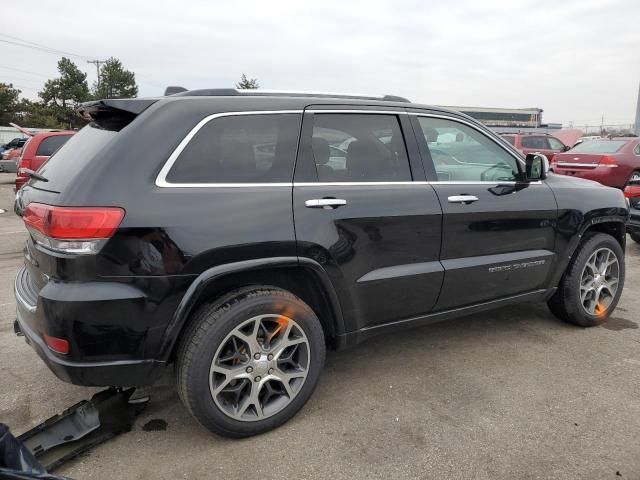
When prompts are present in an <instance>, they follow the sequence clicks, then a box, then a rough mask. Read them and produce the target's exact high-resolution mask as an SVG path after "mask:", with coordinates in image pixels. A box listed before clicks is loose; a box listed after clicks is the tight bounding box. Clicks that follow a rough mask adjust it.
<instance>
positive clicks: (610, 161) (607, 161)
mask: <svg viewBox="0 0 640 480" xmlns="http://www.w3.org/2000/svg"><path fill="white" fill-rule="evenodd" d="M600 166H601V167H610V168H613V167H617V166H618V163H617V162H616V160H615V158H613V157H610V156H608V155H603V156H602V158H601V159H600Z"/></svg>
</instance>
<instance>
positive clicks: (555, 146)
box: [547, 137, 564, 150]
mask: <svg viewBox="0 0 640 480" xmlns="http://www.w3.org/2000/svg"><path fill="white" fill-rule="evenodd" d="M547 140H548V141H549V145H550V146H551V149H552V150H562V149H563V148H564V143H562V142H561V141H560V140H558V139H557V138H553V137H548V138H547Z"/></svg>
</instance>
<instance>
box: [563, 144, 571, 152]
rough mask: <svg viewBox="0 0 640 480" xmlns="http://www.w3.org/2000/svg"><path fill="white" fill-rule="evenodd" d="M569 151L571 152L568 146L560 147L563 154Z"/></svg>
mask: <svg viewBox="0 0 640 480" xmlns="http://www.w3.org/2000/svg"><path fill="white" fill-rule="evenodd" d="M569 150H571V147H570V146H569V145H565V146H564V147H562V151H563V152H566V151H569Z"/></svg>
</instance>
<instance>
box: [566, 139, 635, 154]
mask: <svg viewBox="0 0 640 480" xmlns="http://www.w3.org/2000/svg"><path fill="white" fill-rule="evenodd" d="M628 142H629V140H589V141H585V142H583V143H580V144H579V145H576V146H575V147H573V148H572V149H571V151H572V152H578V153H616V152H618V151H619V150H620V149H621V148H622V147H624V146H625V145H626V144H627V143H628Z"/></svg>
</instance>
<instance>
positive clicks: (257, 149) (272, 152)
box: [167, 114, 300, 183]
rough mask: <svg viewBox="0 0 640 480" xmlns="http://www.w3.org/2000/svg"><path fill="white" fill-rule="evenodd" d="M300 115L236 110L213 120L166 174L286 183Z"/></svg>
mask: <svg viewBox="0 0 640 480" xmlns="http://www.w3.org/2000/svg"><path fill="white" fill-rule="evenodd" d="M299 126H300V115H297V114H262V115H234V116H229V117H220V118H215V119H213V120H211V121H210V122H209V123H207V124H206V125H205V126H204V127H202V128H201V129H200V130H199V131H198V133H196V135H195V136H194V137H193V138H192V139H191V141H190V142H189V143H188V144H187V146H186V148H185V149H184V150H183V151H182V152H181V153H180V156H179V157H178V159H177V160H176V163H175V164H174V166H173V168H172V169H171V171H170V172H169V174H168V175H167V181H168V182H171V183H266V182H268V183H271V182H290V181H291V179H292V175H293V164H294V161H295V156H296V149H297V142H298V132H299Z"/></svg>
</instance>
